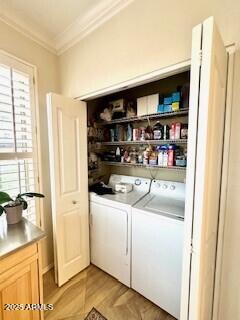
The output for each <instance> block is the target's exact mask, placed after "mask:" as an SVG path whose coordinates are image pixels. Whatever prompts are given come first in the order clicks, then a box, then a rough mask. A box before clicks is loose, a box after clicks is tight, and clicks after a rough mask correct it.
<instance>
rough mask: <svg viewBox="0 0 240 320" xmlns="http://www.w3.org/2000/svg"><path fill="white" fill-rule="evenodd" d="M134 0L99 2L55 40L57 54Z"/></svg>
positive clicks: (106, 0)
mask: <svg viewBox="0 0 240 320" xmlns="http://www.w3.org/2000/svg"><path fill="white" fill-rule="evenodd" d="M133 1H134V0H105V1H103V2H101V1H100V2H99V3H98V4H97V5H96V6H95V7H94V8H93V9H92V10H90V11H89V12H88V14H86V15H85V16H84V17H79V18H78V19H76V20H75V21H74V22H73V23H72V24H71V25H70V26H69V27H68V28H67V29H65V30H64V31H63V32H62V33H61V34H59V35H58V36H57V37H56V38H55V44H56V50H57V54H58V55H61V54H62V53H64V52H65V51H66V50H68V49H69V48H71V47H72V46H74V45H75V44H76V43H78V42H79V41H80V40H82V39H83V38H84V37H86V36H87V35H89V34H90V33H91V32H93V31H94V30H96V29H97V28H99V27H100V26H101V25H102V24H104V23H105V22H106V21H108V20H109V19H111V18H112V17H113V16H114V15H116V14H117V13H118V12H120V11H121V10H122V9H124V8H125V7H127V6H128V5H129V4H130V3H131V2H133Z"/></svg>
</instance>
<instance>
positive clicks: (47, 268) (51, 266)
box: [42, 263, 54, 274]
mask: <svg viewBox="0 0 240 320" xmlns="http://www.w3.org/2000/svg"><path fill="white" fill-rule="evenodd" d="M53 267H54V264H53V263H50V264H49V265H48V266H46V267H45V268H43V271H42V273H43V274H45V273H47V272H48V271H49V270H51V269H52V268H53Z"/></svg>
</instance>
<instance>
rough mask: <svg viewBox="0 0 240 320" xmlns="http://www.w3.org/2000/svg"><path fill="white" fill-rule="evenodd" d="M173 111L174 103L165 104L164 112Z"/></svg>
mask: <svg viewBox="0 0 240 320" xmlns="http://www.w3.org/2000/svg"><path fill="white" fill-rule="evenodd" d="M171 111H172V105H171V104H165V105H164V112H171Z"/></svg>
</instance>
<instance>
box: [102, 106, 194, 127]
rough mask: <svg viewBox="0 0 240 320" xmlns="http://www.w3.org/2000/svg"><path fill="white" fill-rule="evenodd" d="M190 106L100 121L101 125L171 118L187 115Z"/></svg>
mask: <svg viewBox="0 0 240 320" xmlns="http://www.w3.org/2000/svg"><path fill="white" fill-rule="evenodd" d="M188 110H189V109H188V108H186V109H180V110H179V111H171V112H165V113H152V114H147V115H144V116H134V117H130V118H120V119H114V120H111V121H99V122H98V124H99V125H111V124H117V123H127V122H136V121H147V120H151V119H160V118H170V117H179V116H185V115H187V114H188Z"/></svg>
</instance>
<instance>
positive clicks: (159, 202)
mask: <svg viewBox="0 0 240 320" xmlns="http://www.w3.org/2000/svg"><path fill="white" fill-rule="evenodd" d="M184 206H185V184H184V183H178V182H171V181H161V180H153V181H152V184H151V189H150V192H149V193H148V194H147V195H146V196H145V197H144V198H143V199H142V200H141V201H139V202H138V203H137V204H136V205H135V206H134V207H133V210H132V287H133V289H135V290H136V291H138V292H139V293H141V294H142V295H143V296H145V297H146V298H148V299H149V300H151V301H153V302H154V303H155V304H157V305H158V306H159V307H161V308H162V309H164V310H166V311H167V312H168V313H170V314H171V315H173V316H174V317H175V318H177V319H178V318H179V317H180V297H181V276H182V259H183V233H184Z"/></svg>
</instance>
